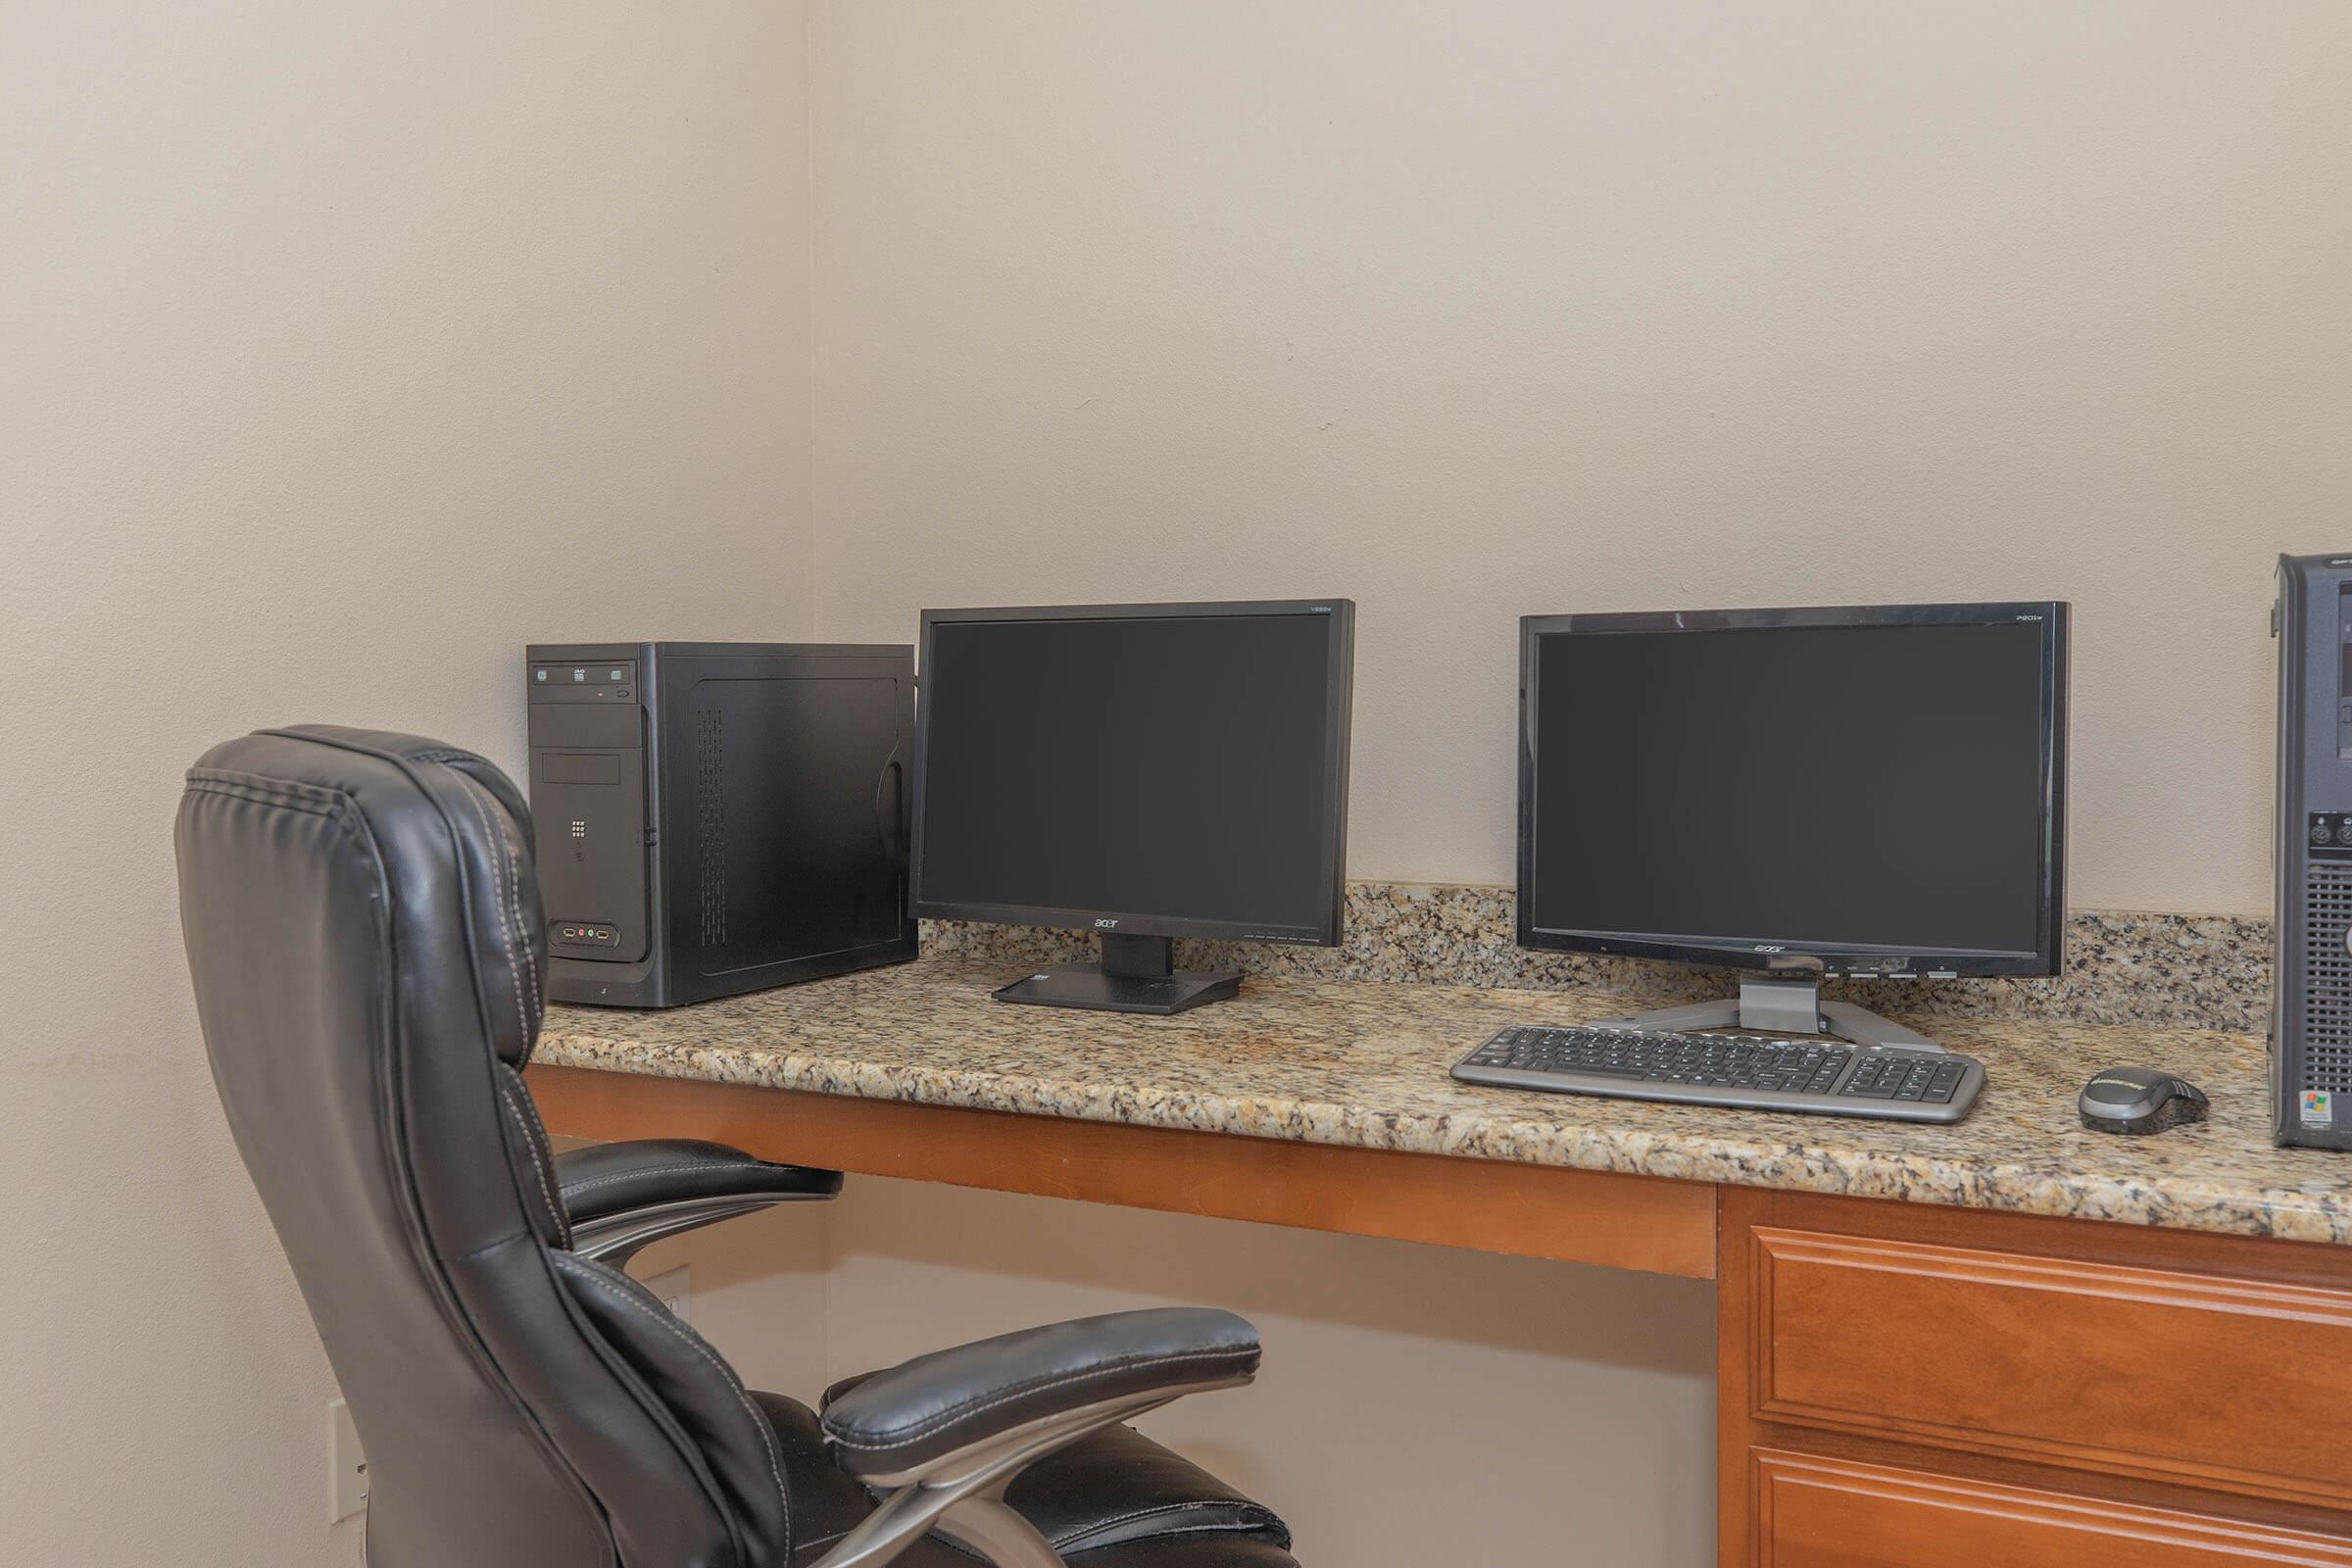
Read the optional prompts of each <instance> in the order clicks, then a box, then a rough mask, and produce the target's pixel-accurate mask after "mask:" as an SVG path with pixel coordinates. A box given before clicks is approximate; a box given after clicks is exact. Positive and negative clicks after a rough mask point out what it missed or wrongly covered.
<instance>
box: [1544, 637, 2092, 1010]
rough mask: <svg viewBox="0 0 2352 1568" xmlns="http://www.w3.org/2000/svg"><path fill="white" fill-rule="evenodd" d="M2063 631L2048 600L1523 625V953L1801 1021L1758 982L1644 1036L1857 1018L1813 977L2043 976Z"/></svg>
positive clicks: (2056, 848)
mask: <svg viewBox="0 0 2352 1568" xmlns="http://www.w3.org/2000/svg"><path fill="white" fill-rule="evenodd" d="M2067 620H2068V607H2067V606H2066V605H2064V604H2060V603H2049V602H2040V603H2025V604H1997V605H1905V606H1890V607H1874V608H1866V609H1852V608H1844V609H1815V610H1746V611H1709V612H1688V611H1685V612H1668V613H1655V614H1585V615H1535V616H1529V617H1527V618H1526V619H1524V620H1523V621H1522V622H1521V623H1520V729H1519V903H1518V920H1519V941H1520V942H1521V944H1522V945H1524V946H1527V947H1531V948H1548V949H1562V950H1568V951H1572V952H1581V953H1593V954H1608V955H1616V956H1627V957H1636V958H1655V959H1663V960H1668V961H1672V962H1678V963H1685V964H1695V965H1706V966H1713V967H1720V968H1731V969H1743V970H1755V971H1762V972H1763V975H1764V976H1765V977H1768V978H1770V979H1771V980H1774V981H1780V982H1786V983H1787V985H1785V986H1782V987H1779V988H1774V989H1778V990H1780V991H1782V992H1783V993H1784V996H1783V998H1782V1000H1783V1001H1784V1002H1786V1001H1787V1000H1788V996H1789V994H1791V992H1792V988H1799V987H1801V988H1802V990H1801V993H1794V994H1796V995H1797V996H1798V1000H1797V1001H1796V1003H1795V1004H1794V1007H1795V1010H1794V1011H1793V1013H1792V1012H1791V1011H1789V1010H1787V1009H1786V1008H1782V1007H1776V1006H1774V1005H1772V1001H1771V997H1770V993H1769V991H1768V990H1767V989H1766V988H1761V987H1758V986H1756V985H1755V984H1753V983H1749V984H1746V985H1743V987H1742V991H1743V996H1744V997H1746V998H1747V999H1748V1002H1749V1005H1746V1006H1744V1007H1734V1006H1731V1005H1728V1004H1727V1005H1725V1006H1724V1007H1722V1008H1707V1007H1701V1008H1679V1009H1672V1013H1673V1015H1672V1017H1671V1018H1669V1017H1668V1016H1667V1015H1666V1014H1665V1013H1660V1014H1656V1015H1645V1018H1644V1020H1643V1021H1644V1022H1648V1023H1652V1024H1659V1025H1661V1026H1671V1027H1707V1026H1710V1025H1720V1024H1724V1023H1735V1024H1736V1023H1741V1022H1744V1023H1745V1024H1746V1026H1748V1027H1759V1026H1763V1025H1762V1024H1761V1023H1760V1020H1761V1019H1762V1018H1763V1016H1764V1015H1765V1014H1767V1013H1769V1014H1770V1015H1771V1017H1772V1018H1773V1020H1774V1024H1773V1026H1776V1027H1786V1026H1787V1024H1788V1020H1789V1018H1790V1017H1791V1016H1795V1017H1797V1018H1798V1019H1799V1022H1800V1026H1801V1024H1802V1023H1803V1022H1804V1021H1806V1020H1810V1021H1812V1022H1814V1023H1815V1024H1816V1025H1817V1027H1818V1028H1820V1029H1826V1030H1827V1031H1828V1032H1830V1033H1833V1034H1847V1035H1853V1034H1855V1033H1856V1029H1855V1027H1851V1026H1859V1025H1864V1024H1867V1022H1868V1021H1869V1015H1867V1014H1864V1013H1863V1012H1862V1010H1861V1009H1860V1008H1858V1007H1851V1006H1847V1005H1831V1006H1830V1007H1829V1009H1828V1010H1827V1011H1826V1012H1822V1011H1821V1010H1820V1009H1819V1007H1818V1006H1817V1004H1818V995H1817V989H1816V988H1817V985H1818V982H1819V981H1820V980H1823V979H1826V978H1830V977H1833V976H1838V975H1847V976H1879V977H1887V978H1899V979H1918V980H1939V979H1953V978H1958V977H1960V976H1964V975H2053V974H2056V973H2058V972H2059V970H2060V968H2061V966H2062V963H2063V959H2064V943H2065V924H2066V901H2065V790H2066V700H2067ZM1701 1012H1707V1013H1709V1014H1710V1015H1709V1016H1704V1017H1702V1016H1700V1013H1701ZM1715 1013H1721V1014H1722V1015H1721V1016H1715V1015H1713V1014H1715ZM1881 1021H1882V1022H1883V1020H1881ZM1808 1032H1812V1031H1808ZM1864 1033H1867V1031H1866V1030H1865V1031H1864Z"/></svg>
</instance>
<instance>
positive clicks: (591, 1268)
mask: <svg viewBox="0 0 2352 1568" xmlns="http://www.w3.org/2000/svg"><path fill="white" fill-rule="evenodd" d="M549 1255H550V1256H552V1257H553V1258H554V1259H555V1260H556V1266H557V1267H559V1268H561V1269H563V1270H564V1272H565V1273H566V1274H570V1275H572V1276H574V1277H575V1278H578V1279H584V1280H587V1281H588V1282H589V1283H590V1284H592V1285H594V1286H595V1287H596V1288H597V1289H598V1290H600V1291H602V1292H604V1293H605V1294H606V1295H607V1296H610V1297H611V1298H613V1299H614V1300H615V1301H618V1302H619V1303H620V1304H621V1305H623V1306H625V1307H627V1308H628V1309H629V1310H630V1311H632V1312H635V1313H636V1314H637V1315H638V1316H640V1317H642V1318H645V1319H646V1320H647V1321H648V1322H652V1323H657V1324H659V1325H661V1326H662V1328H665V1329H667V1330H668V1331H669V1332H670V1333H671V1334H672V1335H674V1336H676V1337H677V1340H678V1343H679V1344H681V1345H683V1346H685V1347H686V1348H688V1349H690V1350H692V1351H694V1353H695V1354H697V1355H699V1356H701V1357H702V1358H703V1359H704V1360H706V1361H708V1362H710V1363H711V1369H712V1370H714V1371H715V1372H717V1373H718V1380H719V1382H720V1383H722V1384H724V1385H725V1386H726V1387H727V1389H728V1390H729V1391H730V1392H732V1393H733V1394H734V1396H735V1402H736V1403H738V1404H740V1405H742V1406H743V1413H744V1414H745V1415H748V1416H750V1417H751V1418H752V1428H753V1430H754V1431H756V1432H758V1433H759V1434H760V1446H761V1447H763V1448H765V1449H766V1450H767V1476H768V1479H769V1480H770V1481H773V1482H774V1483H775V1484H776V1498H777V1500H778V1501H779V1502H780V1503H781V1504H782V1506H783V1509H784V1539H785V1541H786V1543H787V1544H789V1543H790V1542H791V1540H792V1494H791V1493H790V1492H788V1491H786V1490H785V1488H784V1465H783V1462H782V1461H781V1460H779V1459H778V1458H777V1457H776V1435H775V1434H774V1433H773V1432H771V1431H769V1430H768V1425H767V1417H765V1416H763V1415H761V1414H760V1407H759V1406H758V1405H756V1404H754V1403H753V1402H752V1397H751V1395H750V1394H748V1393H747V1392H745V1390H744V1387H743V1380H742V1379H741V1378H738V1377H737V1376H736V1375H735V1369H734V1368H733V1367H731V1366H729V1365H727V1363H726V1362H725V1361H723V1360H721V1359H719V1355H718V1352H717V1351H715V1350H713V1349H711V1347H710V1346H709V1345H708V1344H707V1343H705V1341H704V1340H703V1337H702V1336H701V1335H699V1334H696V1333H695V1332H694V1331H693V1330H692V1329H689V1328H688V1327H686V1325H685V1324H683V1323H680V1322H679V1321H678V1320H677V1319H676V1318H674V1317H671V1316H670V1315H669V1314H668V1313H666V1312H662V1311H657V1310H656V1309H655V1308H653V1307H650V1306H648V1305H646V1304H645V1303H644V1302H643V1301H640V1300H639V1299H637V1298H635V1297H634V1296H631V1295H629V1294H628V1293H627V1292H626V1291H624V1290H622V1289H620V1288H619V1287H618V1286H616V1285H614V1284H613V1282H612V1281H611V1280H609V1279H607V1278H606V1277H605V1272H604V1270H603V1269H601V1268H598V1267H596V1266H595V1265H594V1264H591V1263H589V1262H588V1261H587V1260H585V1259H583V1258H577V1257H573V1256H571V1255H570V1254H569V1253H567V1252H554V1253H550V1254H549Z"/></svg>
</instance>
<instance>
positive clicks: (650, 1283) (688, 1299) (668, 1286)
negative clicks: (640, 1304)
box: [645, 1263, 694, 1323]
mask: <svg viewBox="0 0 2352 1568" xmlns="http://www.w3.org/2000/svg"><path fill="white" fill-rule="evenodd" d="M645 1288H646V1289H647V1290H649V1291H651V1292H653V1293H654V1294H655V1295H656V1296H659V1297H660V1298H662V1305H663V1306H666V1307H668V1308H669V1315H670V1316H672V1317H674V1318H676V1319H677V1320H678V1321H679V1322H681V1323H691V1322H693V1321H694V1310H693V1309H694V1270H693V1269H691V1268H689V1267H687V1266H686V1265H685V1264H683V1263H680V1264H679V1265H678V1266H677V1267H676V1268H673V1269H664V1270H663V1271H662V1272H661V1273H659V1274H657V1275H655V1276H654V1277H653V1278H652V1279H650V1280H647V1281H646V1282H645Z"/></svg>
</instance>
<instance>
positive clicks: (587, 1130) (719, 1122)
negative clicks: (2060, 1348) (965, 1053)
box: [529, 1065, 1716, 1280]
mask: <svg viewBox="0 0 2352 1568" xmlns="http://www.w3.org/2000/svg"><path fill="white" fill-rule="evenodd" d="M529 1076H530V1085H531V1092H532V1094H533V1095H534V1096H535V1097H536V1098H537V1100H538V1102H539V1106H540V1110H541V1113H542V1115H543V1116H544V1118H545V1119H546V1121H547V1124H548V1127H549V1129H550V1130H551V1131H553V1132H555V1133H558V1134H562V1135H564V1136H568V1137H573V1138H590V1139H599V1140H621V1139H631V1138H709V1139H713V1140H715V1141H717V1142H720V1143H725V1144H732V1145H734V1146H735V1147H736V1148H738V1149H742V1150H745V1151H747V1152H751V1153H754V1154H758V1155H759V1156H760V1158H762V1159H774V1160H785V1161H790V1162H792V1163H796V1164H803V1165H816V1166H821V1167H824V1168H826V1169H829V1170H839V1171H845V1172H849V1173H851V1174H853V1175H860V1176H893V1177H903V1178H906V1179H908V1180H913V1181H930V1182H945V1183H948V1184H950V1185H952V1186H957V1187H978V1188H985V1189H988V1190H990V1191H993V1192H1001V1193H1026V1194H1031V1195H1035V1196H1038V1197H1044V1198H1067V1199H1076V1200H1079V1201H1084V1202H1093V1203H1114V1204H1118V1205H1120V1206H1122V1207H1127V1208H1149V1209H1159V1210H1163V1211H1165V1212H1168V1213H1177V1214H1203V1215H1209V1216H1212V1217H1215V1218H1219V1219H1242V1220H1252V1221H1256V1222H1258V1223H1261V1224H1268V1225H1292V1226H1298V1227H1300V1228H1302V1229H1307V1230H1320V1231H1338V1232H1344V1233H1346V1234H1349V1235H1355V1236H1381V1237H1388V1238H1390V1239H1393V1240H1397V1241H1407V1242H1430V1243H1435V1244H1438V1245H1440V1246H1445V1247H1462V1248H1470V1249H1474V1250H1479V1251H1486V1252H1501V1253H1508V1254H1512V1255H1515V1256H1520V1257H1540V1258H1551V1259H1556V1260H1559V1261H1563V1262H1573V1263H1598V1264H1603V1265H1605V1266H1607V1267H1611V1268H1631V1269H1640V1270H1642V1271H1644V1272H1647V1273H1652V1274H1675V1275H1681V1276H1683V1277H1685V1278H1689V1279H1702V1280H1711V1279H1713V1278H1714V1277H1715V1229H1716V1189H1715V1187H1714V1185H1713V1184H1712V1183H1708V1182H1682V1181H1668V1180H1664V1179H1661V1178H1658V1177H1652V1176H1628V1175H1620V1174H1616V1173H1613V1172H1608V1171H1584V1170H1568V1169H1563V1168H1559V1167H1556V1166H1548V1165H1518V1164H1512V1163H1509V1162H1507V1161H1503V1160H1492V1159H1470V1158H1455V1157H1449V1156H1446V1155H1442V1154H1419V1153H1399V1152H1390V1151H1387V1150H1375V1149H1342V1148H1334V1147H1330V1146H1326V1145H1321V1144H1302V1143H1291V1142H1287V1141H1284V1140H1280V1139H1271V1138H1250V1137H1243V1136H1239V1135H1235V1134H1226V1133H1201V1132H1184V1131H1176V1130H1172V1129H1167V1128H1158V1127H1130V1126H1125V1125H1121V1124H1118V1123H1113V1122H1095V1121H1078V1120H1073V1119H1069V1118H1064V1117H1056V1116H1043V1115H1017V1114H1013V1113H1010V1112H1005V1111H995V1110H968V1109H964V1108H961V1107H958V1106H949V1105H917V1104H907V1103H902V1102H898V1101H887V1100H859V1099H856V1098H853V1097H850V1096H843V1095H821V1094H810V1093H806V1092H803V1091H798V1090H787V1089H760V1088H754V1087H750V1086H746V1085H740V1084H720V1083H710V1082H705V1081H702V1080H699V1079H687V1078H656V1077H648V1076H643V1075H640V1074H634V1073H617V1072H605V1071H599V1070H595V1069H590V1068H583V1067H559V1066H552V1065H541V1066H534V1067H532V1068H531V1069H530V1074H529Z"/></svg>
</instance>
